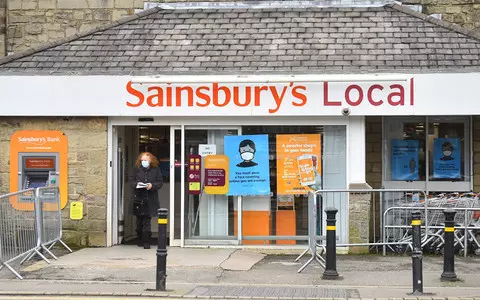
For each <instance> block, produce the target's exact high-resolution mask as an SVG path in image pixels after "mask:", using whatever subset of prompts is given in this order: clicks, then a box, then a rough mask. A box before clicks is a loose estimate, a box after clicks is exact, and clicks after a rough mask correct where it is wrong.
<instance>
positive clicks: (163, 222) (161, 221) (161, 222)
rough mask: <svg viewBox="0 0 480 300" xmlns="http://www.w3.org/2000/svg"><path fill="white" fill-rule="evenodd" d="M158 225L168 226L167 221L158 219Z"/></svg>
mask: <svg viewBox="0 0 480 300" xmlns="http://www.w3.org/2000/svg"><path fill="white" fill-rule="evenodd" d="M158 224H167V219H158Z"/></svg>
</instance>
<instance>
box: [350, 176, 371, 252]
mask: <svg viewBox="0 0 480 300" xmlns="http://www.w3.org/2000/svg"><path fill="white" fill-rule="evenodd" d="M349 188H350V189H361V190H370V189H372V187H371V186H370V185H368V184H367V183H352V184H350V187H349ZM371 200H372V194H371V193H369V192H365V193H350V198H349V210H350V211H349V215H350V217H349V224H348V225H349V242H350V243H351V244H353V243H355V244H357V243H368V242H369V240H370V213H371V209H370V208H371ZM368 248H369V247H368V246H358V247H350V248H349V251H348V252H349V253H353V254H358V253H368Z"/></svg>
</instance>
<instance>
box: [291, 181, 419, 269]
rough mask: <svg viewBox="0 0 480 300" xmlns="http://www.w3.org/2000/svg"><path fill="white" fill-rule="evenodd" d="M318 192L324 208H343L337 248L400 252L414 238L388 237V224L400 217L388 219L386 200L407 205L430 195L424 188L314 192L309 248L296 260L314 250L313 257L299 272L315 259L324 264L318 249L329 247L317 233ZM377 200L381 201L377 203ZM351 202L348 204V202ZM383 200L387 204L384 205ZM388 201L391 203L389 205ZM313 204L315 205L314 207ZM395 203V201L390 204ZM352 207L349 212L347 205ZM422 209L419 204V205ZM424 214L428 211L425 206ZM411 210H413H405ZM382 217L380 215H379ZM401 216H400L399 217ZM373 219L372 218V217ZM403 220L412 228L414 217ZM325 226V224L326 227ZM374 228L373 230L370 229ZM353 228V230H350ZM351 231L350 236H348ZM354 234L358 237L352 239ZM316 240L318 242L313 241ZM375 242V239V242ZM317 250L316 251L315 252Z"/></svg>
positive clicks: (310, 218) (310, 209)
mask: <svg viewBox="0 0 480 300" xmlns="http://www.w3.org/2000/svg"><path fill="white" fill-rule="evenodd" d="M317 195H319V196H320V200H319V201H322V207H323V208H325V207H335V208H337V209H338V210H339V215H338V218H337V219H338V220H339V222H338V223H337V228H338V229H339V230H338V231H337V237H336V239H337V240H340V243H337V245H336V246H337V247H362V246H368V247H370V249H371V248H372V247H382V246H383V248H384V252H385V251H386V247H389V248H390V249H392V250H394V251H396V249H397V248H401V247H402V246H403V247H405V246H407V247H410V248H411V240H400V239H399V240H388V239H386V238H385V237H386V234H391V233H390V232H387V233H386V232H385V229H384V227H385V224H391V222H393V221H394V222H397V221H398V219H391V218H390V219H389V218H385V214H382V213H381V211H382V210H383V208H384V207H386V206H387V207H388V204H389V203H385V201H383V199H387V198H388V199H392V198H395V199H397V201H400V202H401V203H405V204H411V203H417V202H418V203H425V201H424V200H425V199H426V195H425V192H424V191H422V190H408V191H406V190H399V189H328V190H316V191H312V192H311V193H310V197H309V213H308V218H309V224H310V226H309V247H308V248H307V249H306V250H305V251H304V252H303V253H302V254H301V255H300V256H299V257H298V258H297V259H296V261H297V260H298V259H299V258H300V257H302V256H303V255H305V254H306V253H307V252H309V251H310V253H311V254H312V257H311V258H310V259H309V261H308V262H307V263H306V264H305V265H304V266H302V268H300V270H299V272H300V271H301V270H303V268H305V267H306V266H307V265H308V264H309V263H310V262H311V261H313V260H316V261H317V262H319V263H320V265H321V266H322V267H324V262H325V260H324V259H323V258H322V257H321V254H320V255H319V254H318V253H317V252H316V249H317V248H321V250H322V252H321V253H323V252H324V250H325V246H324V242H323V241H324V240H325V238H324V236H318V235H317V234H316V226H315V225H316V223H317V216H316V209H314V208H313V207H315V208H316V202H315V201H317V200H316V199H317ZM377 201H378V202H379V203H378V204H379V205H377ZM311 203H312V204H311ZM347 203H348V205H346V204H347ZM382 203H383V204H382ZM385 204H387V205H385ZM311 205H314V206H313V207H312V206H311ZM390 205H391V204H390ZM346 207H349V208H350V209H349V211H346V210H345V209H344V208H346ZM377 207H380V211H378V212H377ZM415 208H416V209H417V210H418V209H422V208H419V206H418V205H417V206H415ZM423 210H424V213H425V214H428V213H427V212H426V211H425V207H423ZM402 213H410V211H407V212H402ZM377 215H378V216H380V217H379V218H378V217H377ZM397 217H398V216H397ZM370 218H371V219H370ZM399 220H401V221H402V222H405V223H401V224H399V225H400V226H402V227H403V226H404V227H405V228H407V227H410V223H408V222H409V221H410V220H409V219H408V218H403V219H399ZM377 225H378V226H379V227H380V228H379V230H378V231H379V233H380V236H377V230H376V227H377ZM323 227H324V226H321V228H323ZM370 227H373V230H372V232H370V231H369V230H368V228H370ZM347 230H349V232H347ZM347 233H348V234H349V237H347V236H346V235H347ZM352 237H354V238H352ZM313 240H315V243H313V242H312V241H313ZM371 241H373V242H371ZM313 253H316V254H315V255H314V254H313Z"/></svg>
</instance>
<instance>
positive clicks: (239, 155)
mask: <svg viewBox="0 0 480 300" xmlns="http://www.w3.org/2000/svg"><path fill="white" fill-rule="evenodd" d="M225 155H226V156H228V159H229V164H230V166H229V189H228V194H227V195H230V196H253V195H270V161H269V159H268V158H269V155H268V135H266V134H259V135H237V136H225Z"/></svg>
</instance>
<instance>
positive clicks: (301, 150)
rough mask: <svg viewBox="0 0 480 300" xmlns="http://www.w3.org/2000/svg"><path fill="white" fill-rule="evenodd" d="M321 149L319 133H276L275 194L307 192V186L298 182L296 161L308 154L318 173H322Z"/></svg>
mask: <svg viewBox="0 0 480 300" xmlns="http://www.w3.org/2000/svg"><path fill="white" fill-rule="evenodd" d="M321 149H322V148H321V136H320V134H278V135H277V145H276V150H277V194H279V195H293V194H307V188H306V187H304V186H302V185H301V184H300V177H299V165H298V162H299V161H300V162H302V161H304V160H305V159H304V157H305V156H309V157H310V158H309V161H311V162H312V163H313V165H314V168H315V169H316V171H317V172H318V174H322V166H321V165H322V164H321V152H322V150H321ZM305 161H306V160H305ZM305 171H309V170H305ZM308 173H309V174H310V175H311V174H312V173H313V172H311V170H310V171H309V172H308ZM301 175H308V174H301ZM307 177H308V178H309V177H310V176H306V177H305V180H306V179H307ZM302 178H304V177H303V176H302Z"/></svg>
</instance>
